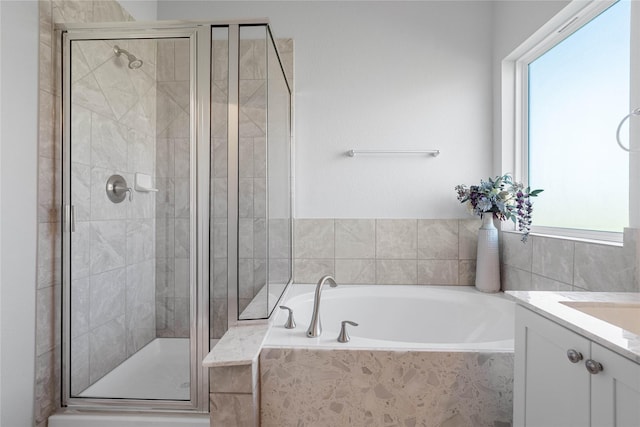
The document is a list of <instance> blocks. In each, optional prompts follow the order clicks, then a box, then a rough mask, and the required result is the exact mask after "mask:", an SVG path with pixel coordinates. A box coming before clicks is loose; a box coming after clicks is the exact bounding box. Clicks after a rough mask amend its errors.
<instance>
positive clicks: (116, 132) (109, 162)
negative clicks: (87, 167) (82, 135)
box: [91, 113, 129, 170]
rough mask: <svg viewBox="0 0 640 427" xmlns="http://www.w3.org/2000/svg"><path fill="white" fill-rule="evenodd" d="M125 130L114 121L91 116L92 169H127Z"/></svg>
mask: <svg viewBox="0 0 640 427" xmlns="http://www.w3.org/2000/svg"><path fill="white" fill-rule="evenodd" d="M127 138H128V135H127V129H126V128H124V127H123V126H121V125H120V124H118V122H116V121H115V120H111V119H108V118H105V117H103V116H101V115H99V114H95V113H94V114H92V115H91V162H92V166H94V167H101V168H105V169H113V170H125V169H126V168H127V150H128V145H129V142H128V140H127Z"/></svg>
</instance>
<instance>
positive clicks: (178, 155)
mask: <svg viewBox="0 0 640 427" xmlns="http://www.w3.org/2000/svg"><path fill="white" fill-rule="evenodd" d="M173 145H174V149H173V151H174V156H175V157H174V168H175V176H176V178H185V179H188V178H189V170H190V163H189V162H190V161H191V156H190V155H189V151H190V144H189V139H188V138H174V139H173Z"/></svg>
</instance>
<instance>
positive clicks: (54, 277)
mask: <svg viewBox="0 0 640 427" xmlns="http://www.w3.org/2000/svg"><path fill="white" fill-rule="evenodd" d="M61 256H62V244H61V230H60V223H53V222H45V223H40V224H38V259H37V266H38V274H37V284H36V286H37V288H38V289H43V288H47V287H50V286H56V285H60V284H61V278H62V272H61V266H62V262H61Z"/></svg>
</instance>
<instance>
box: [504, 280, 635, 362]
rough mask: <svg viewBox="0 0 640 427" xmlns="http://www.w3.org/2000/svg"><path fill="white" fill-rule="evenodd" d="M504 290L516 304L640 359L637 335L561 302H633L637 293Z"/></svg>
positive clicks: (632, 357) (618, 351) (625, 354)
mask: <svg viewBox="0 0 640 427" xmlns="http://www.w3.org/2000/svg"><path fill="white" fill-rule="evenodd" d="M505 294H507V295H509V296H511V297H512V298H513V299H514V300H515V301H516V302H517V303H518V304H520V305H522V306H524V307H526V308H528V309H530V310H532V311H535V312H536V313H538V314H540V315H542V316H544V317H546V318H548V319H550V320H552V321H554V322H556V323H558V324H560V325H562V326H564V327H565V328H567V329H570V330H572V331H574V332H576V333H578V334H580V335H583V336H585V337H587V338H588V339H590V340H591V341H594V342H596V343H598V344H600V345H602V346H604V347H606V348H608V349H610V350H612V351H614V352H616V353H618V354H620V355H622V356H624V357H626V358H628V359H630V360H632V361H634V362H636V363H640V335H636V334H635V333H633V332H630V331H627V330H625V329H622V328H621V327H618V326H616V325H613V324H611V323H608V322H605V321H603V320H600V319H598V318H595V317H593V316H590V315H588V314H585V313H583V312H581V311H578V310H576V309H574V308H571V307H569V306H567V305H564V304H562V302H563V301H581V302H605V303H634V304H635V303H640V293H637V292H547V291H506V292H505Z"/></svg>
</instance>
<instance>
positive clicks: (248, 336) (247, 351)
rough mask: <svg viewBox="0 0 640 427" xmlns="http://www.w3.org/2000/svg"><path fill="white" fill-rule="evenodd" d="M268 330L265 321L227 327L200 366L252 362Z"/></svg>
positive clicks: (208, 366)
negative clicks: (256, 323)
mask: <svg viewBox="0 0 640 427" xmlns="http://www.w3.org/2000/svg"><path fill="white" fill-rule="evenodd" d="M268 330H269V324H267V323H264V324H258V325H248V326H236V327H232V328H229V330H228V331H227V332H226V333H225V334H224V336H223V337H222V339H220V341H218V343H217V344H216V345H215V347H213V349H212V350H211V351H210V352H209V354H207V357H205V358H204V360H203V361H202V366H204V367H205V368H214V367H218V366H238V365H250V364H252V363H253V362H255V361H256V360H258V356H259V355H260V349H261V348H262V342H263V341H264V339H265V337H266V336H267V331H268Z"/></svg>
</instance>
